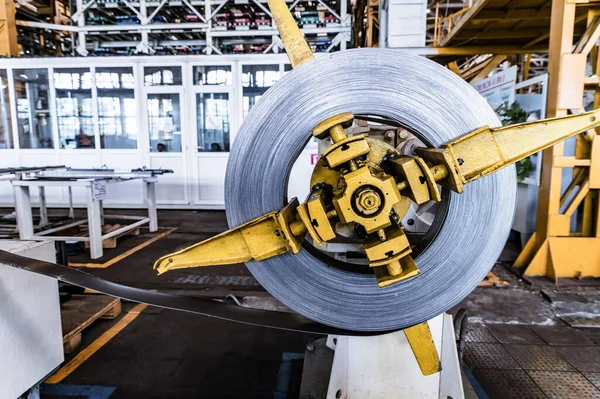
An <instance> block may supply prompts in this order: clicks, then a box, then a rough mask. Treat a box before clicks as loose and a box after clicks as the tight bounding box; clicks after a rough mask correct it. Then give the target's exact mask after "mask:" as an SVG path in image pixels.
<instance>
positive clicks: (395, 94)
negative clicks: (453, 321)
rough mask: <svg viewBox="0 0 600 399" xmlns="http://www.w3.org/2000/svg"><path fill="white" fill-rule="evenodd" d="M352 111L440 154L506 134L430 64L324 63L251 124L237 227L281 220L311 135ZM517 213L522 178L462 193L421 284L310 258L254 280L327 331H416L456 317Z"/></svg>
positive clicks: (241, 150)
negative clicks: (494, 130) (385, 279)
mask: <svg viewBox="0 0 600 399" xmlns="http://www.w3.org/2000/svg"><path fill="white" fill-rule="evenodd" d="M348 111H350V112H353V113H354V114H363V115H364V114H368V115H376V116H380V117H385V118H391V119H393V120H396V121H398V122H399V123H401V124H402V125H404V126H408V127H410V128H411V129H412V130H414V131H417V132H420V133H421V134H422V135H423V136H425V137H426V138H427V139H428V140H429V141H430V142H432V143H433V144H434V145H436V146H439V145H441V144H443V143H444V142H447V141H448V140H450V139H453V138H455V137H458V136H460V135H462V134H465V133H467V132H470V131H472V130H474V129H476V128H478V127H481V126H483V125H490V126H498V125H499V124H500V123H499V120H498V118H497V116H496V114H495V113H494V111H493V110H492V109H491V108H490V107H489V105H488V104H487V102H486V101H485V99H483V98H482V97H481V96H480V95H479V94H478V93H477V92H476V91H475V90H474V89H473V88H472V87H471V86H470V85H469V84H468V83H466V82H465V81H464V80H462V79H461V78H459V77H458V76H456V75H455V74H454V73H452V72H450V71H449V70H447V69H446V68H443V67H442V66H440V65H438V64H436V63H434V62H432V61H429V60H427V59H425V58H423V57H419V56H415V55H411V54H409V53H405V52H401V51H398V50H391V49H357V50H349V51H343V52H338V53H333V54H328V55H327V56H323V57H317V59H316V60H314V61H311V62H307V63H306V64H303V65H301V66H300V67H299V68H297V69H295V70H293V71H292V72H290V73H288V74H287V75H286V76H284V77H282V78H281V79H280V81H279V82H278V83H277V84H276V85H275V86H273V87H272V88H271V89H270V90H269V91H268V92H267V93H266V94H265V95H264V96H263V97H262V98H261V99H260V101H259V102H258V103H257V104H256V105H255V106H254V108H253V109H252V111H251V112H250V113H249V115H248V116H247V117H246V118H245V120H244V123H243V124H242V126H241V129H240V131H239V132H238V134H237V136H236V138H235V142H234V145H233V148H232V152H231V154H230V157H229V162H228V167H227V175H226V185H225V186H226V192H225V200H226V208H227V217H228V221H229V224H230V226H231V227H234V226H238V225H240V224H242V223H244V222H246V221H248V220H251V219H253V218H256V217H258V216H261V215H263V214H265V213H267V212H270V211H273V210H276V209H280V208H281V207H282V206H283V205H284V201H285V200H284V199H285V196H286V192H287V190H286V189H287V177H288V174H289V172H290V170H291V167H292V165H293V162H294V159H296V157H297V156H298V155H299V154H300V152H301V151H302V149H303V148H304V146H305V145H306V143H307V141H308V140H309V138H310V132H311V129H312V127H313V126H315V125H317V124H318V123H319V122H321V121H322V120H324V119H326V118H328V117H331V116H333V115H335V114H338V113H342V112H348ZM301 200H302V199H301ZM515 201H516V174H515V168H514V166H513V167H509V168H506V169H504V170H502V171H500V172H498V173H496V174H493V175H490V176H488V177H486V178H484V179H481V180H479V181H476V182H474V183H472V184H470V185H468V186H467V187H465V192H464V193H463V194H460V195H459V194H455V193H451V194H450V196H449V208H448V214H447V216H446V219H445V222H444V223H443V225H442V227H441V228H440V231H439V233H438V235H437V237H436V239H435V240H434V241H433V242H432V243H431V245H430V246H429V247H428V248H427V249H426V250H425V251H424V252H423V253H421V254H420V255H419V256H418V257H417V258H416V259H415V261H416V262H417V265H418V266H419V268H420V270H421V274H420V275H419V276H418V277H416V278H413V279H409V280H407V281H404V282H401V283H399V284H396V285H393V286H390V287H387V288H383V289H382V288H378V287H377V284H376V282H375V277H374V276H370V275H359V274H353V273H348V272H345V271H342V270H339V269H336V268H332V267H330V266H328V265H327V264H325V263H323V262H322V261H320V260H318V259H316V258H315V257H313V256H312V255H311V254H310V253H309V252H308V251H307V250H304V249H303V250H302V251H301V252H300V253H299V254H297V255H291V254H284V255H281V256H278V257H275V258H271V259H267V260H265V261H262V262H258V263H248V268H249V269H250V271H251V272H252V274H253V275H254V276H255V277H256V278H257V279H258V281H259V282H260V283H261V284H262V285H263V286H264V287H265V288H266V289H267V290H268V291H269V292H270V293H271V294H272V295H273V296H275V297H276V298H278V299H279V300H280V301H281V302H283V303H284V304H285V305H287V306H288V307H290V308H291V309H293V310H295V311H296V312H298V313H300V314H302V315H304V316H306V317H308V318H310V319H312V320H315V321H318V322H320V323H324V324H327V325H330V326H334V327H337V328H342V329H348V330H361V331H381V330H393V329H400V328H405V327H409V326H412V325H415V324H417V323H421V322H424V321H426V320H429V319H431V318H433V317H435V316H436V315H438V314H440V313H442V312H444V311H446V310H448V309H450V308H451V307H453V306H454V305H456V304H457V303H458V302H459V301H460V300H462V299H463V298H464V297H465V296H466V295H467V294H469V293H470V292H471V291H472V290H473V289H474V288H475V287H476V286H477V284H478V283H479V282H480V281H481V280H482V279H483V278H484V277H485V275H486V274H487V272H488V271H489V270H490V269H491V268H492V266H493V265H494V263H495V262H496V260H497V259H498V256H499V255H500V252H501V251H502V248H503V247H504V244H505V242H506V239H507V237H508V234H509V232H510V228H511V224H512V220H513V215H514V207H515Z"/></svg>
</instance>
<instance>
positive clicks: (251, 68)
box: [242, 65, 280, 117]
mask: <svg viewBox="0 0 600 399" xmlns="http://www.w3.org/2000/svg"><path fill="white" fill-rule="evenodd" d="M279 76H280V73H279V65H243V66H242V87H243V90H242V93H243V98H242V116H243V117H245V116H246V115H248V112H250V109H252V107H253V106H254V104H256V102H257V101H258V100H259V99H260V98H261V97H262V95H263V94H264V93H265V92H266V91H267V90H268V89H269V87H271V86H273V85H274V84H275V83H276V82H277V81H278V80H279Z"/></svg>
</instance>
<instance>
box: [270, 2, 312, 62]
mask: <svg viewBox="0 0 600 399" xmlns="http://www.w3.org/2000/svg"><path fill="white" fill-rule="evenodd" d="M268 4H269V8H270V9H271V13H272V14H273V21H275V24H276V25H277V30H279V36H280V37H281V41H282V42H283V46H284V47H285V51H286V52H287V55H288V58H289V59H290V63H291V64H292V68H297V67H299V66H300V65H302V64H304V63H305V62H308V61H310V60H312V59H314V58H315V56H314V54H313V53H312V51H311V50H310V47H308V43H306V40H304V35H303V34H302V32H301V31H300V28H298V25H297V24H296V21H295V20H294V17H293V16H292V14H291V13H290V10H289V9H288V6H287V4H286V3H285V1H284V0H268Z"/></svg>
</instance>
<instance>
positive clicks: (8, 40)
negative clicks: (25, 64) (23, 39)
mask: <svg viewBox="0 0 600 399" xmlns="http://www.w3.org/2000/svg"><path fill="white" fill-rule="evenodd" d="M0 56H2V57H18V56H19V45H18V43H17V24H16V22H15V3H14V2H13V0H0Z"/></svg>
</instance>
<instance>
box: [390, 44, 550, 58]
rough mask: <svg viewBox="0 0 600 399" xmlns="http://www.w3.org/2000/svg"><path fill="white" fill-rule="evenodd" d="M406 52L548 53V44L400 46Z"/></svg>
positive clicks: (439, 53)
mask: <svg viewBox="0 0 600 399" xmlns="http://www.w3.org/2000/svg"><path fill="white" fill-rule="evenodd" d="M398 50H402V51H405V52H409V53H413V54H419V55H425V56H438V55H439V56H446V55H448V56H451V55H457V56H469V55H480V54H528V53H547V52H548V46H535V47H532V48H529V49H524V48H521V47H519V46H489V45H484V46H460V47H404V48H399V49H398Z"/></svg>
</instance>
